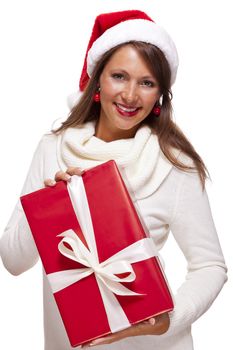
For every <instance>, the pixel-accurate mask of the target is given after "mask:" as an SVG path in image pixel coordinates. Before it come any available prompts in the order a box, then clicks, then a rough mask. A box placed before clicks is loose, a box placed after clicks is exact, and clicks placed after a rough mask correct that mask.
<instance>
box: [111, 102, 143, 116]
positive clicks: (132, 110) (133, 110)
mask: <svg viewBox="0 0 233 350" xmlns="http://www.w3.org/2000/svg"><path fill="white" fill-rule="evenodd" d="M114 104H115V105H116V106H117V107H118V108H119V109H120V110H122V111H123V112H128V113H133V112H136V111H137V110H139V109H140V108H141V107H131V108H129V107H125V106H122V105H121V104H119V103H116V102H114Z"/></svg>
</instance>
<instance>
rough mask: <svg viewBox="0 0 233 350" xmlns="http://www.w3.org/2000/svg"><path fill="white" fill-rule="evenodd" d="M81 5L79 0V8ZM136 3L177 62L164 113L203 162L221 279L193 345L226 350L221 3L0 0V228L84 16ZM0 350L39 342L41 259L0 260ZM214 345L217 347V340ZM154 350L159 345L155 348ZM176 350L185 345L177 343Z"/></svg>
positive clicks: (166, 253)
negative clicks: (18, 264) (16, 265)
mask: <svg viewBox="0 0 233 350" xmlns="http://www.w3.org/2000/svg"><path fill="white" fill-rule="evenodd" d="M81 5H82V7H81ZM123 9H141V10H144V11H145V12H147V13H148V14H149V15H150V16H151V17H152V18H153V19H154V20H155V21H156V22H158V24H160V25H162V26H164V27H165V28H166V30H167V31H168V32H169V33H170V35H171V36H172V38H173V40H174V41H175V43H176V45H177V49H178V52H179V59H180V67H179V70H178V75H177V81H176V83H175V85H174V87H173V94H174V99H173V107H174V117H175V121H176V122H177V124H178V125H179V126H180V127H181V129H182V130H183V131H184V133H185V134H186V135H187V136H188V138H189V139H190V141H191V142H192V144H193V145H194V147H195V149H196V150H197V152H198V153H199V154H200V155H201V157H202V158H203V160H204V161H205V163H206V165H207V167H208V169H209V171H210V175H211V178H212V183H211V182H210V181H208V183H207V190H208V194H209V199H210V203H211V208H212V213H213V217H214V221H215V224H216V228H217V231H218V234H219V239H220V242H221V245H222V249H223V252H224V255H225V258H226V262H227V265H228V267H229V281H228V283H227V284H226V285H225V286H224V288H223V290H222V292H221V293H220V295H219V297H218V298H217V299H216V300H215V302H214V303H213V305H212V307H211V308H210V310H209V311H208V312H207V313H206V314H205V315H203V316H202V317H201V319H199V320H198V321H196V322H195V324H194V325H193V336H194V344H195V350H206V349H211V350H217V349H219V348H222V349H230V348H232V345H233V344H232V335H231V333H232V327H230V323H231V322H232V320H231V310H232V301H231V300H232V292H233V290H232V281H231V276H232V274H231V267H232V245H231V243H232V237H233V232H232V222H231V219H232V195H233V193H232V170H233V167H232V153H231V152H232V151H231V150H232V149H233V144H232V118H233V115H232V107H231V104H232V78H233V74H232V73H233V72H232V62H233V53H232V44H231V43H232V37H231V33H232V31H233V25H232V11H231V9H230V1H225V0H222V1H209V0H205V1H201V0H196V1H185V0H183V1H182V0H180V1H179V0H176V1H172V0H171V1H168V0H167V1H166V0H161V1H148V0H143V1H136V0H134V1H127V0H118V1H116V0H112V1H110V0H108V1H107V0H106V1H104V0H102V1H101V0H99V1H98V0H95V1H90V0H85V1H78V0H46V1H45V0H40V1H33V0H30V1H29V0H21V1H16V0H8V1H5V2H3V1H2V2H1V5H0V33H1V34H0V35H1V56H0V57H1V64H0V96H1V103H0V109H1V110H0V115H1V137H0V150H1V165H2V167H1V172H0V176H1V179H0V182H1V198H0V205H1V208H0V212H1V216H0V234H1V233H2V232H3V230H4V228H5V226H6V224H7V221H8V219H9V217H10V215H11V212H12V210H13V208H14V205H15V203H16V201H17V199H18V196H19V194H20V191H21V188H22V185H23V182H24V180H25V177H26V174H27V170H28V168H29V165H30V162H31V158H32V155H33V152H34V150H35V148H36V146H37V143H38V142H39V139H40V137H41V136H42V134H44V133H46V132H48V131H49V130H50V129H51V127H52V123H53V122H54V121H55V120H56V119H57V118H62V119H65V118H66V116H67V114H68V107H67V104H66V98H67V96H68V95H69V94H70V93H72V92H74V91H75V89H77V86H78V80H79V75H80V70H81V67H82V64H83V59H84V54H85V50H86V46H87V42H88V40H89V36H90V33H91V29H92V25H93V21H94V18H95V16H96V15H97V14H99V13H101V12H108V11H117V10H123ZM162 254H163V257H164V259H165V261H166V274H167V277H168V280H169V281H170V285H171V287H172V289H173V290H174V291H175V290H176V289H177V288H178V287H179V285H180V284H181V283H182V281H183V279H184V275H185V271H186V262H185V260H184V258H183V255H182V254H181V252H180V250H179V248H178V247H177V246H176V244H175V242H174V240H173V237H172V235H171V236H170V237H169V239H168V242H167V244H166V246H165V248H164V249H163V251H162ZM0 330H1V336H0V348H1V349H4V350H12V349H24V350H29V349H30V350H31V349H33V350H42V349H43V314H42V280H41V264H40V263H38V264H37V265H36V266H35V267H34V268H32V269H31V270H29V271H27V272H26V273H23V274H22V275H20V276H18V277H14V276H12V275H10V274H9V273H8V272H7V271H6V270H5V269H4V267H3V265H2V263H1V262H0ZM223 343H224V345H223ZM161 350H162V349H161ZM184 350H185V349H184Z"/></svg>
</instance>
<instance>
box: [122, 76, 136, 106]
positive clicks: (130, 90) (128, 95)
mask: <svg viewBox="0 0 233 350" xmlns="http://www.w3.org/2000/svg"><path fill="white" fill-rule="evenodd" d="M121 97H122V99H123V100H124V102H125V103H126V104H129V105H130V104H135V103H136V102H137V100H138V91H137V85H136V84H135V83H134V82H128V84H127V85H126V86H125V88H124V90H123V91H122V93H121Z"/></svg>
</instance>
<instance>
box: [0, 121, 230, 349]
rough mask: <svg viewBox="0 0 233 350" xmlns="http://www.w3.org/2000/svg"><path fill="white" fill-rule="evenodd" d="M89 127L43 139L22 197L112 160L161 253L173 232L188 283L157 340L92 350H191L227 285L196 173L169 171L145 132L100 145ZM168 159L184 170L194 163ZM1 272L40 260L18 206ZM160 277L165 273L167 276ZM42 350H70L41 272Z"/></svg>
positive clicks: (5, 238) (4, 242)
mask: <svg viewBox="0 0 233 350" xmlns="http://www.w3.org/2000/svg"><path fill="white" fill-rule="evenodd" d="M94 126H95V124H94V122H89V123H86V124H85V125H84V126H83V127H79V128H72V129H71V128H70V129H68V130H67V131H66V132H65V133H63V134H62V135H61V136H59V137H58V136H56V135H53V134H46V135H44V136H43V137H42V139H41V141H40V142H39V145H38V147H37V149H36V151H35V153H34V156H33V159H32V163H31V166H30V169H29V172H28V175H27V177H26V180H25V183H24V186H23V189H22V191H21V195H23V194H26V193H30V192H32V191H35V190H37V189H39V188H42V187H44V184H43V181H44V179H46V178H54V175H55V173H56V172H57V171H58V170H66V168H67V167H68V166H81V167H83V168H84V169H87V168H88V167H91V166H94V165H96V164H100V163H101V162H104V161H107V160H109V159H115V160H116V163H117V164H118V167H119V169H120V171H121V173H122V176H123V178H124V180H125V183H126V185H127V187H128V189H129V191H130V193H131V196H132V199H133V201H134V203H135V206H136V209H137V210H138V214H139V215H140V217H141V219H142V221H143V223H144V224H145V225H146V227H147V230H148V231H149V234H150V235H151V237H152V238H153V239H154V241H155V243H156V245H157V247H158V249H159V250H160V249H161V248H162V247H163V245H164V244H165V242H166V240H167V238H168V233H169V232H170V231H171V232H172V234H173V235H174V238H175V240H176V242H177V244H178V246H179V247H180V249H181V250H182V252H183V254H184V256H185V258H186V260H187V275H186V276H185V280H184V282H183V284H182V285H181V286H180V288H179V289H178V291H177V293H176V294H175V295H174V302H175V309H174V311H173V312H171V313H170V320H171V323H170V328H169V330H168V331H167V332H166V333H165V334H163V335H148V336H137V337H129V338H126V339H123V340H121V341H118V342H116V343H112V344H109V345H102V346H101V345H100V346H98V349H100V350H104V349H109V350H111V349H114V350H119V349H121V350H142V349H147V350H152V349H160V350H191V349H193V341H192V335H191V325H192V323H193V322H194V321H195V320H197V319H198V318H199V317H200V316H201V315H202V314H203V313H204V312H205V311H206V310H207V309H208V308H209V307H210V305H211V304H212V302H213V301H214V300H215V298H216V297H217V295H218V293H219V292H220V290H221V289H222V287H223V285H224V283H225V282H226V281H227V274H226V273H227V267H226V265H225V261H224V257H223V254H222V250H221V247H220V244H219V240H218V236H217V233H216V229H215V225H214V222H213V218H212V215H211V209H210V205H209V201H208V196H207V193H206V191H204V192H202V188H201V183H200V180H199V177H198V174H197V172H184V171H181V170H178V169H177V168H175V167H174V166H173V165H172V164H171V163H170V162H169V161H168V160H167V159H166V158H165V157H164V155H163V154H162V152H161V151H160V149H159V144H158V140H157V137H156V135H154V134H153V133H151V130H150V128H149V127H147V126H143V127H141V128H140V129H139V130H138V131H137V133H136V135H135V137H134V138H132V139H122V140H116V141H112V142H105V141H103V140H100V139H98V138H97V137H95V136H94V130H95V128H94ZM174 153H175V154H176V155H177V156H179V157H181V159H182V160H183V161H185V162H187V163H189V164H192V161H191V160H190V159H189V158H188V157H185V156H184V155H183V154H181V153H179V152H175V150H174ZM0 254H1V258H2V261H3V264H4V265H5V267H6V269H7V270H8V271H9V272H11V273H12V274H14V275H18V274H21V273H23V272H24V271H26V270H28V269H29V268H31V267H32V266H33V265H35V263H36V262H37V261H38V252H37V249H36V247H35V244H34V241H33V239H32V236H31V232H30V229H29V226H28V223H27V221H26V218H25V215H24V213H23V210H22V207H21V204H20V201H18V202H17V204H16V207H15V209H14V211H13V213H12V216H11V217H10V220H9V222H8V224H7V226H6V228H5V231H4V233H3V235H2V237H1V240H0ZM165 272H166V270H165ZM43 283H44V328H45V350H68V349H70V350H71V349H73V348H71V347H70V344H69V341H68V338H67V335H66V332H65V329H64V326H63V323H62V320H61V317H60V314H59V312H58V309H57V306H56V303H55V300H54V298H53V295H52V293H51V290H50V287H49V285H48V281H47V278H46V276H45V274H44V272H43ZM77 348H79V347H77Z"/></svg>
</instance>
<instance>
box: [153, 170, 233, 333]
mask: <svg viewBox="0 0 233 350" xmlns="http://www.w3.org/2000/svg"><path fill="white" fill-rule="evenodd" d="M170 229H171V232H172V234H173V236H174V238H175V240H176V242H177V244H178V246H179V247H180V249H181V250H182V252H183V254H184V256H185V258H186V261H187V275H186V278H185V281H184V282H183V284H182V285H181V286H180V287H179V288H178V290H177V292H176V295H175V296H174V304H175V307H174V310H173V311H172V312H171V313H170V327H169V329H168V331H167V332H166V333H164V334H163V335H160V337H168V336H170V335H173V334H176V333H178V332H180V331H182V330H184V329H185V328H187V327H190V326H191V324H192V323H193V322H195V321H196V320H197V319H198V318H199V317H200V316H201V315H202V314H203V313H205V312H206V311H207V310H208V308H209V307H210V306H211V304H212V303H213V301H214V300H215V298H216V297H217V295H218V294H219V292H220V291H221V289H222V287H223V285H224V283H225V282H226V281H227V266H226V264H225V260H224V256H223V253H222V250H221V246H220V243H219V239H218V235H217V232H216V228H215V224H214V221H213V218H212V213H211V208H210V204H209V200H208V195H207V193H206V190H205V189H204V191H203V190H202V186H201V181H200V179H199V176H198V173H197V172H193V173H190V172H189V173H187V172H186V173H184V174H183V179H182V184H181V187H180V190H179V194H178V197H177V202H176V206H175V212H174V215H173V218H172V219H171V222H170Z"/></svg>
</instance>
